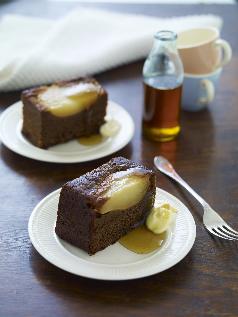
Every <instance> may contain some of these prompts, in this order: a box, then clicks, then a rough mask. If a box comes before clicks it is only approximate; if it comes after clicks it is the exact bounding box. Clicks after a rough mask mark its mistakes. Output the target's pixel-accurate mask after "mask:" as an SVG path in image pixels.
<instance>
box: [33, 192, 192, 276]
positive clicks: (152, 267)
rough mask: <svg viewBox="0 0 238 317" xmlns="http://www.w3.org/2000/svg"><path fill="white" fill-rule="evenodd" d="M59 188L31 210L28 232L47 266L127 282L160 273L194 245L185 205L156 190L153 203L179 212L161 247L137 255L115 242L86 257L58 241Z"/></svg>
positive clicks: (75, 248)
mask: <svg viewBox="0 0 238 317" xmlns="http://www.w3.org/2000/svg"><path fill="white" fill-rule="evenodd" d="M59 194H60V189H58V190H56V191H54V192H53V193H51V194H49V195H48V196H46V197H45V198H44V199H43V200H42V201H41V202H40V203H39V204H38V205H37V206H36V207H35V209H34V210H33V212H32V214H31V217H30V220H29V224H28V231H29V235H30V239H31V242H32V244H33V245H34V247H35V248H36V250H37V251H38V252H39V253H40V254H41V255H42V256H43V257H44V258H45V259H46V260H47V261H49V262H50V263H52V264H54V265H56V266H58V267H59V268H61V269H63V270H65V271H68V272H70V273H73V274H76V275H80V276H84V277H90V278H94V279H102V280H129V279H135V278H140V277H145V276H149V275H153V274H156V273H159V272H162V271H164V270H166V269H168V268H170V267H171V266H173V265H175V264H176V263H178V262H179V261H181V260H182V259H183V258H184V257H185V256H186V254H187V253H188V252H189V251H190V249H191V248H192V246H193V243H194V240H195V236H196V226H195V222H194V219H193V217H192V215H191V213H190V212H189V210H188V209H187V207H185V206H184V204H183V203H182V202H181V201H179V200H178V199H177V198H176V197H174V196H172V195H171V194H169V193H167V192H166V191H164V190H162V189H159V188H157V193H156V200H158V201H159V203H162V202H168V203H169V204H171V205H172V206H173V207H175V208H176V209H177V210H178V215H177V220H176V224H175V226H174V228H172V229H171V231H170V232H168V234H167V239H166V241H165V243H164V244H163V246H162V247H161V248H160V249H159V250H157V251H155V252H152V253H149V254H136V253H134V252H131V251H129V250H127V249H126V248H124V247H123V246H122V245H120V243H118V242H117V243H115V244H113V245H111V246H109V247H107V248H106V249H105V250H103V251H100V252H98V253H96V254H95V255H93V256H89V255H88V254H87V253H86V252H84V251H83V250H81V249H79V248H77V247H74V246H73V245H71V244H69V243H67V242H65V241H63V240H61V239H59V238H58V237H57V235H56V234H55V222H56V217H57V208H58V201H59Z"/></svg>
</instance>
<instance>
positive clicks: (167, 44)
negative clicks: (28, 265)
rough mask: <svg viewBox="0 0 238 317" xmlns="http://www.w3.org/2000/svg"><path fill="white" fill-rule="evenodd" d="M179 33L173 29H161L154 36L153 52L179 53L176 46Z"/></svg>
mask: <svg viewBox="0 0 238 317" xmlns="http://www.w3.org/2000/svg"><path fill="white" fill-rule="evenodd" d="M176 40H177V34H176V33H174V32H172V31H160V32H157V33H156V34H155V36H154V44H153V47H152V50H151V53H152V54H156V53H161V52H164V53H165V52H166V51H167V52H171V53H175V54H176V53H177V52H178V51H177V46H176Z"/></svg>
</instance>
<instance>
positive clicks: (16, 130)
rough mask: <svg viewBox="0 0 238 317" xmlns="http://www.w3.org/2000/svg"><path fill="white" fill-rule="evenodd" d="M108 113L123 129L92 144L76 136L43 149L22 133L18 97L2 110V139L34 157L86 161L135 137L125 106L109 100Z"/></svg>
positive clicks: (15, 150) (18, 151)
mask: <svg viewBox="0 0 238 317" xmlns="http://www.w3.org/2000/svg"><path fill="white" fill-rule="evenodd" d="M107 116H109V117H111V118H112V119H116V120H117V121H118V122H119V124H120V125H121V129H120V131H119V132H118V133H117V134H116V135H115V136H114V137H111V138H107V139H105V141H104V142H102V143H100V144H97V145H92V146H84V145H81V144H79V142H78V141H77V140H73V141H69V142H66V143H63V144H59V145H55V146H52V147H50V148H49V149H47V150H44V149H40V148H38V147H36V146H34V145H33V144H31V143H30V142H28V141H27V140H26V139H25V138H24V136H23V135H22V133H21V126H22V103H21V101H19V102H17V103H15V104H14V105H12V106H10V107H9V108H7V109H6V110H5V111H4V112H3V113H2V115H1V117H0V139H1V141H2V143H3V144H4V145H5V146H6V147H8V148H9V149H10V150H12V151H14V152H16V153H18V154H20V155H23V156H25V157H28V158H31V159H35V160H39V161H45V162H54V163H79V162H87V161H91V160H95V159H98V158H101V157H104V156H107V155H110V154H112V153H114V152H117V151H119V150H120V149H122V148H123V147H124V146H126V145H127V144H128V143H129V142H130V140H131V139H132V137H133V134H134V123H133V120H132V118H131V116H130V114H129V113H128V112H127V111H126V110H125V109H124V108H123V107H121V106H120V105H118V104H116V103H115V102H113V101H109V102H108V109H107Z"/></svg>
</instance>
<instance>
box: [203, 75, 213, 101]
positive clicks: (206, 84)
mask: <svg viewBox="0 0 238 317" xmlns="http://www.w3.org/2000/svg"><path fill="white" fill-rule="evenodd" d="M200 84H201V86H202V88H203V89H205V92H206V96H205V97H201V98H199V103H200V104H208V103H210V102H212V101H213V99H214V97H215V87H214V85H213V83H212V81H211V80H209V79H202V80H201V81H200Z"/></svg>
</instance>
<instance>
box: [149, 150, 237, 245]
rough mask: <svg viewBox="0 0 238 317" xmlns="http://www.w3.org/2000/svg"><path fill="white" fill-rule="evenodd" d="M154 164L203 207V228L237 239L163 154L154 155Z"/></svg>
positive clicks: (235, 233) (233, 232) (234, 233)
mask: <svg viewBox="0 0 238 317" xmlns="http://www.w3.org/2000/svg"><path fill="white" fill-rule="evenodd" d="M154 164H155V166H156V167H157V169H158V170H159V171H160V172H162V173H164V174H166V175H167V176H169V177H171V178H172V179H173V180H175V181H176V182H177V183H179V184H180V185H182V186H183V187H184V188H185V189H187V191H189V193H190V194H192V195H193V197H195V198H196V199H197V200H198V201H199V202H200V204H201V205H202V207H203V210H204V214H203V224H204V226H205V228H206V229H207V230H208V231H209V232H210V233H211V234H213V235H215V236H217V237H219V238H223V239H226V240H238V232H237V231H236V230H234V229H232V228H231V227H230V226H229V225H228V224H227V223H226V222H225V221H224V220H223V219H222V218H221V217H220V216H219V215H218V213H216V212H215V210H213V209H212V208H211V207H210V205H209V204H208V203H207V202H206V201H205V200H204V199H203V198H202V197H201V196H199V195H198V194H197V193H196V192H195V191H194V190H193V189H192V188H191V187H190V186H189V185H188V184H187V183H186V182H185V181H184V180H183V179H182V178H181V177H180V176H179V175H178V174H177V172H176V171H175V169H174V168H173V166H172V164H170V162H169V161H168V160H167V159H166V158H164V157H163V156H155V158H154Z"/></svg>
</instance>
